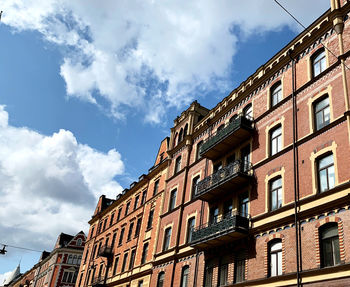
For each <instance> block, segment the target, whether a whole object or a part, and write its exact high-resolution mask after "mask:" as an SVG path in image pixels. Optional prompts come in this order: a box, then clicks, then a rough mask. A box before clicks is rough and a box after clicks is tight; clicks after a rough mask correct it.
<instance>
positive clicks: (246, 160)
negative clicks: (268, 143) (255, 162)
mask: <svg viewBox="0 0 350 287" xmlns="http://www.w3.org/2000/svg"><path fill="white" fill-rule="evenodd" d="M241 159H242V165H243V166H242V170H243V171H248V170H249V169H250V145H247V146H245V147H244V148H242V149H241Z"/></svg>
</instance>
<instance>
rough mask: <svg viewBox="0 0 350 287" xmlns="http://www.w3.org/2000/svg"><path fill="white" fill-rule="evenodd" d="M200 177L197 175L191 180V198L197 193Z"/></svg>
mask: <svg viewBox="0 0 350 287" xmlns="http://www.w3.org/2000/svg"><path fill="white" fill-rule="evenodd" d="M199 179H200V176H199V175H197V176H196V177H194V178H193V179H192V198H193V197H194V196H195V195H196V193H197V188H198V182H199Z"/></svg>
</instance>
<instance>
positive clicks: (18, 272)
mask: <svg viewBox="0 0 350 287" xmlns="http://www.w3.org/2000/svg"><path fill="white" fill-rule="evenodd" d="M20 275H21V268H20V266H19V264H18V266H17V267H16V268H15V269H14V270H13V271H12V272H11V274H10V275H9V276H8V277H7V278H6V279H5V281H4V283H3V285H2V286H7V285H9V284H10V283H11V282H12V281H14V280H15V279H16V278H17V277H19V276H20Z"/></svg>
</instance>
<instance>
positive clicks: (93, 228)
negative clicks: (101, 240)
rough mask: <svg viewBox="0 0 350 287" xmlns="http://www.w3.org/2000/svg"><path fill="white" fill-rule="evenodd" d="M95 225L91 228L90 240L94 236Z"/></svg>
mask: <svg viewBox="0 0 350 287" xmlns="http://www.w3.org/2000/svg"><path fill="white" fill-rule="evenodd" d="M94 231H95V225H94V226H93V227H92V228H91V233H90V238H91V237H93V236H94Z"/></svg>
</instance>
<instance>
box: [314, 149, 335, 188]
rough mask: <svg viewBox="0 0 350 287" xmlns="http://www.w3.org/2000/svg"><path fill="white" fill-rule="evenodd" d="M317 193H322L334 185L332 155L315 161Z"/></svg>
mask: <svg viewBox="0 0 350 287" xmlns="http://www.w3.org/2000/svg"><path fill="white" fill-rule="evenodd" d="M317 166H318V184H319V191H320V192H324V191H326V190H328V189H331V188H333V187H334V185H335V174H334V161H333V154H328V155H326V156H324V157H321V158H319V159H318V160H317Z"/></svg>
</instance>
